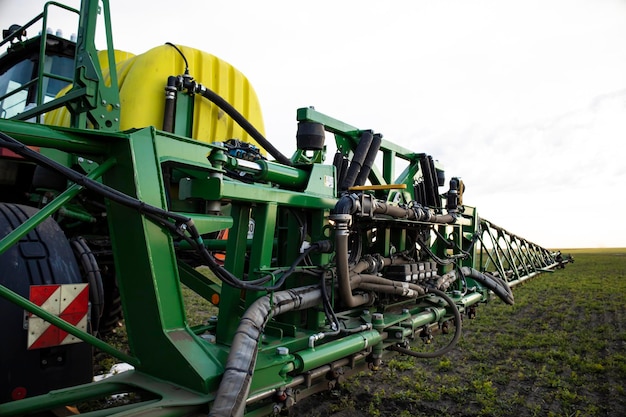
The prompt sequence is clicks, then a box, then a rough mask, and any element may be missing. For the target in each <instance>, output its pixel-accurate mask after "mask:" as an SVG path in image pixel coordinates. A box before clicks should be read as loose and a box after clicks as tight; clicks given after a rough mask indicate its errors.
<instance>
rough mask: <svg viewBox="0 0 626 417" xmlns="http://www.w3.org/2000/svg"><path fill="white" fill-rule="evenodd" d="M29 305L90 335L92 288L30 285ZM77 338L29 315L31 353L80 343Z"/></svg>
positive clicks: (66, 285) (64, 285)
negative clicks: (89, 318) (36, 306)
mask: <svg viewBox="0 0 626 417" xmlns="http://www.w3.org/2000/svg"><path fill="white" fill-rule="evenodd" d="M29 298H30V301H32V302H33V303H34V304H36V305H38V306H39V307H41V308H43V309H44V310H46V311H47V312H49V313H51V314H54V315H55V316H59V317H60V318H62V319H63V320H65V321H66V322H68V323H69V324H72V325H74V326H76V327H77V328H79V329H81V330H83V331H87V314H88V312H89V286H88V285H87V284H55V285H31V287H30V297H29ZM80 341H81V340H80V339H79V338H77V337H76V336H73V335H71V334H69V333H67V332H66V331H64V330H61V329H59V328H58V327H56V326H53V325H51V324H50V323H48V322H47V321H45V320H43V319H41V318H39V317H37V316H36V315H34V314H32V313H29V314H28V346H27V348H28V349H39V348H44V347H49V346H58V345H65V344H69V343H78V342H80Z"/></svg>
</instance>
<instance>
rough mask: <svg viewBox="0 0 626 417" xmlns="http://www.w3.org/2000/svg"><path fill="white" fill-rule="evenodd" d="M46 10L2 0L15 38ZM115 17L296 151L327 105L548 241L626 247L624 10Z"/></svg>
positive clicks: (507, 224)
mask: <svg viewBox="0 0 626 417" xmlns="http://www.w3.org/2000/svg"><path fill="white" fill-rule="evenodd" d="M42 3H43V2H42V1H39V0H29V1H26V2H24V1H12V0H0V24H1V26H2V28H6V27H8V25H9V24H11V23H25V22H26V21H27V20H28V16H30V15H31V14H35V13H36V11H37V10H38V7H39V5H41V4H42ZM69 4H73V5H77V2H76V1H72V2H69ZM111 8H112V18H113V29H114V44H115V47H116V48H117V49H122V50H126V51H129V52H133V53H135V54H138V53H141V52H144V51H146V50H148V49H150V48H152V47H154V46H157V45H160V44H163V43H164V42H173V43H176V44H182V45H186V46H192V47H195V48H198V49H202V50H205V51H207V52H210V53H212V54H214V55H217V56H219V57H220V58H222V59H225V60H226V61H228V62H230V63H231V64H233V65H235V66H236V67H237V68H238V69H239V70H241V71H242V72H243V73H244V74H245V75H246V76H247V77H248V78H249V79H250V81H251V82H252V84H253V86H254V87H255V89H256V92H257V94H258V96H259V99H260V101H261V106H262V109H263V113H264V119H265V130H266V136H267V137H268V138H269V139H270V140H271V141H273V142H274V144H275V146H277V147H278V148H279V149H281V150H282V151H283V153H286V154H290V153H291V152H292V151H293V150H294V148H295V138H294V137H295V130H296V122H295V115H296V109H297V108H299V107H304V106H315V108H316V109H317V110H319V111H321V112H323V113H326V114H328V115H330V116H333V117H335V118H338V119H340V120H343V121H345V122H347V123H350V124H352V125H355V126H357V127H359V128H363V129H373V130H375V131H377V132H380V133H382V134H383V135H384V137H385V138H386V139H388V140H391V141H394V142H398V143H400V144H402V145H403V146H405V147H407V148H410V149H412V150H414V151H416V152H426V153H429V154H432V155H433V157H434V158H435V159H438V160H439V161H440V162H442V163H443V164H444V166H445V168H446V174H447V178H450V177H451V176H460V177H462V178H463V180H464V181H465V183H466V187H467V189H466V194H465V199H464V200H465V203H466V204H468V205H473V206H476V207H477V208H478V211H479V213H480V215H481V216H482V217H484V218H487V219H489V220H491V221H492V222H494V223H495V224H498V225H500V226H502V227H504V228H506V229H508V230H510V231H511V232H513V233H515V234H517V235H520V236H523V237H525V238H527V239H529V240H531V241H533V242H535V243H537V244H539V245H542V246H545V247H550V248H568V247H617V246H620V247H623V246H626V222H625V221H624V219H623V217H624V214H626V192H625V189H626V163H625V162H624V158H625V156H626V146H625V142H624V141H625V139H626V48H625V47H624V40H625V39H626V1H624V0H543V1H538V0H484V1H476V0H464V1H462V0H458V1H455V0H448V1H432V0H429V1H426V0H406V1H380V0H378V1H370V0H358V1H352V0H350V1H329V0H321V1H316V2H299V1H293V0H292V1H287V0H285V1H263V2H261V1H219V2H218V1H199V0H196V1H180V2H172V1H163V0H153V1H133V2H130V1H122V0H111ZM17 16H21V17H19V18H18V17H17ZM59 26H61V28H62V29H63V31H64V32H65V33H68V32H72V31H73V28H71V27H69V28H68V27H63V25H59ZM54 28H55V29H56V28H57V26H54ZM200 81H202V80H200ZM446 188H447V187H446ZM441 191H442V192H443V191H444V189H442V190H441Z"/></svg>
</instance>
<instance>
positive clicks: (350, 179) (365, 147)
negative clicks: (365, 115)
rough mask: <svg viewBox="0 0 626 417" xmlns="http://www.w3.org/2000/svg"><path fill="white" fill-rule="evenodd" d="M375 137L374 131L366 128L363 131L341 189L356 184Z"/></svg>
mask: <svg viewBox="0 0 626 417" xmlns="http://www.w3.org/2000/svg"><path fill="white" fill-rule="evenodd" d="M373 139H374V133H373V132H372V131H371V130H364V131H363V132H362V133H361V139H360V140H359V144H358V145H357V147H356V149H355V151H354V155H353V156H352V160H351V161H350V167H349V168H348V173H347V174H346V177H345V178H344V180H343V182H342V183H341V185H340V187H339V190H341V191H345V190H347V189H348V188H350V187H352V186H353V185H354V183H355V182H356V178H357V176H358V175H359V172H361V167H362V166H363V162H365V158H366V157H367V153H368V151H369V149H370V146H371V145H372V141H373Z"/></svg>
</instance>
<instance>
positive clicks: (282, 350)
mask: <svg viewBox="0 0 626 417" xmlns="http://www.w3.org/2000/svg"><path fill="white" fill-rule="evenodd" d="M276 354H277V355H279V356H286V355H289V348H288V347H285V346H279V347H277V348H276Z"/></svg>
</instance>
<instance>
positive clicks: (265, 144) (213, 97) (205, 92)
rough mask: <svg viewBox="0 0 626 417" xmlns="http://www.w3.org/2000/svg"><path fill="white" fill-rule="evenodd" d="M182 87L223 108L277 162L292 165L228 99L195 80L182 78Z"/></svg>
mask: <svg viewBox="0 0 626 417" xmlns="http://www.w3.org/2000/svg"><path fill="white" fill-rule="evenodd" d="M183 87H185V88H189V89H192V90H193V91H194V92H196V93H200V95H202V97H204V98H206V99H207V100H209V101H210V102H212V103H214V104H215V105H216V106H218V107H219V108H220V109H222V110H224V112H225V113H226V114H228V115H229V116H230V117H231V118H232V119H233V120H234V121H235V122H236V123H237V124H238V125H239V126H241V127H242V129H243V130H245V131H246V132H247V133H248V134H249V135H250V136H251V137H252V139H254V140H255V141H257V143H258V144H259V145H260V146H261V147H262V148H263V149H265V150H266V151H267V152H268V153H269V154H270V155H272V156H273V157H274V159H276V161H277V162H280V163H281V164H283V165H289V166H291V165H293V164H292V162H291V160H290V159H289V158H287V157H286V156H285V155H283V154H282V153H280V151H279V150H278V149H276V148H275V147H274V145H272V144H271V143H270V141H268V140H267V139H266V138H265V136H263V134H262V133H261V132H259V131H258V130H257V129H256V128H255V127H254V126H253V125H252V123H250V122H249V121H248V119H246V118H245V117H244V116H243V115H242V114H241V113H239V111H237V109H236V108H234V107H233V106H232V105H231V104H230V103H229V102H228V101H226V100H224V98H222V97H221V96H220V95H219V94H217V93H216V92H214V91H211V90H209V89H208V88H206V87H205V86H203V85H202V84H199V83H196V82H195V81H187V80H184V81H183Z"/></svg>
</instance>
